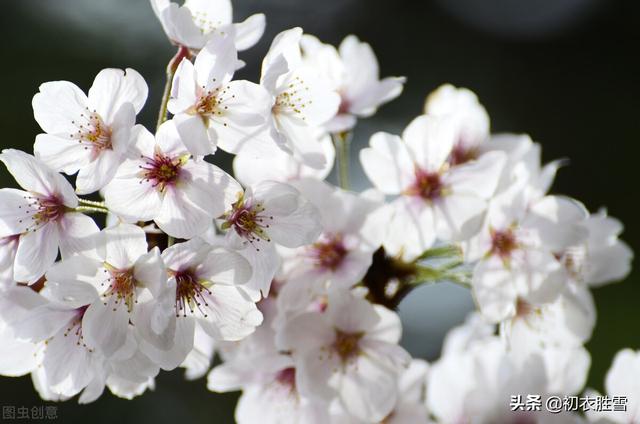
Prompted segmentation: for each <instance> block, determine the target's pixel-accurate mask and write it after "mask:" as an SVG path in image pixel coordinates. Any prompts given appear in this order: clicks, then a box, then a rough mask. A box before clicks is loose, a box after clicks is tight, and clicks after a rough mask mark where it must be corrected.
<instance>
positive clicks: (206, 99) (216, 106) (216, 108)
mask: <svg viewBox="0 0 640 424" xmlns="http://www.w3.org/2000/svg"><path fill="white" fill-rule="evenodd" d="M215 81H216V80H215V78H214V79H213V82H215ZM228 92H229V87H228V86H226V87H217V88H215V89H213V90H210V91H205V88H204V87H203V88H202V89H200V90H199V95H198V100H197V102H196V104H195V105H194V106H193V107H192V108H191V109H189V111H188V113H190V114H191V115H200V116H201V117H202V118H203V119H205V120H207V119H209V118H215V117H218V118H219V117H222V116H223V114H224V113H225V111H227V110H228V109H229V106H227V105H225V104H224V103H225V102H226V101H227V100H229V99H235V97H236V95H235V94H231V95H230V96H229V95H227V93H228ZM223 125H224V126H227V124H226V123H223Z"/></svg>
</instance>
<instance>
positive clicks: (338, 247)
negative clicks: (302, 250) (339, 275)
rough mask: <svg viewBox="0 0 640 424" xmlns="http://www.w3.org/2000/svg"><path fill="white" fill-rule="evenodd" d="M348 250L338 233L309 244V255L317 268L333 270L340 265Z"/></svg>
mask: <svg viewBox="0 0 640 424" xmlns="http://www.w3.org/2000/svg"><path fill="white" fill-rule="evenodd" d="M347 253H348V250H347V248H346V247H345V246H344V243H343V241H342V236H341V235H340V234H337V235H333V236H329V237H327V238H326V240H323V241H319V242H317V243H314V244H313V245H311V257H312V258H313V260H314V262H315V264H316V266H317V267H319V268H324V269H330V270H335V269H336V268H338V267H339V266H340V264H341V263H342V261H343V259H344V257H345V256H346V255H347Z"/></svg>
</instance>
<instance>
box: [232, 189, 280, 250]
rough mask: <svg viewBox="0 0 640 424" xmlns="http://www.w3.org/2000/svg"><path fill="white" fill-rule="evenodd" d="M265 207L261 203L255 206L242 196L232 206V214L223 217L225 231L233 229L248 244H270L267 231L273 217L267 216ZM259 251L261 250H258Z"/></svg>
mask: <svg viewBox="0 0 640 424" xmlns="http://www.w3.org/2000/svg"><path fill="white" fill-rule="evenodd" d="M264 211H265V208H264V206H263V205H262V204H261V203H256V204H255V205H253V204H252V203H251V201H246V200H245V198H244V196H241V197H240V198H239V199H238V201H237V202H235V203H234V204H233V206H232V209H231V211H230V212H227V213H226V214H224V215H223V218H224V219H225V222H224V223H223V224H222V228H223V229H229V228H233V229H234V230H235V231H236V233H237V234H238V235H239V236H240V237H242V238H244V239H245V240H246V241H247V242H249V243H251V244H253V243H255V242H258V241H260V240H264V241H266V242H270V241H271V239H270V238H269V235H268V234H267V232H266V231H265V230H266V229H267V228H269V227H270V225H271V222H272V221H273V216H270V215H266V214H264V213H263V212H264ZM257 250H260V249H259V248H257Z"/></svg>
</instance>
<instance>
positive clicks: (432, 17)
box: [0, 0, 640, 424]
mask: <svg viewBox="0 0 640 424" xmlns="http://www.w3.org/2000/svg"><path fill="white" fill-rule="evenodd" d="M2 6H3V11H2V13H1V14H0V40H2V43H0V58H1V61H2V62H1V63H2V64H1V66H0V84H1V92H2V97H1V99H2V102H1V103H0V124H1V125H0V130H1V131H2V132H1V137H2V141H1V142H0V143H1V146H2V147H3V148H5V147H16V148H20V149H23V150H26V151H29V152H31V150H32V143H33V141H34V137H35V135H36V134H37V133H38V132H39V128H38V125H37V124H36V122H35V121H34V119H33V115H32V110H31V98H32V96H33V95H34V94H35V93H36V92H37V90H38V86H39V84H41V83H42V82H45V81H51V80H61V79H62V80H69V81H73V82H75V83H76V84H78V85H79V86H80V87H81V88H83V89H85V90H86V89H88V88H89V86H90V85H91V82H92V80H93V77H94V76H95V74H96V73H97V72H98V71H99V70H100V69H102V68H106V67H120V68H125V67H132V68H135V69H136V70H138V71H139V72H140V73H141V74H142V75H143V76H144V77H145V78H146V79H147V82H148V84H149V87H150V97H149V100H148V102H147V106H146V108H145V110H144V111H143V112H142V114H141V115H140V116H139V121H140V122H141V123H143V124H145V125H146V126H147V127H148V128H153V127H154V125H155V116H156V114H157V109H158V105H159V102H160V96H161V93H162V88H163V84H164V69H165V66H166V63H167V61H168V59H169V58H170V57H171V55H172V54H173V48H172V47H171V46H170V45H169V44H168V42H167V40H166V38H165V36H164V33H163V32H162V29H161V27H160V24H159V23H158V22H157V21H156V19H155V16H154V15H153V12H152V10H151V7H150V6H149V3H148V1H147V0H55V1H54V0H20V1H4V2H3V5H2ZM234 6H235V16H236V19H237V20H239V19H244V18H245V17H246V16H248V15H249V14H252V13H256V12H264V13H266V14H267V32H266V34H265V37H263V39H262V41H261V42H260V43H259V44H258V45H257V46H256V47H254V48H253V49H251V50H249V51H248V52H244V53H242V54H241V57H242V59H244V60H245V61H246V62H247V63H248V66H247V67H246V68H245V69H243V70H242V71H240V72H239V73H238V74H237V77H241V78H247V79H252V80H254V81H255V80H257V78H258V72H259V64H260V61H261V58H262V56H263V55H264V54H265V52H266V51H267V49H268V46H269V44H270V41H271V39H272V38H273V36H274V35H275V34H277V33H278V32H280V31H282V30H284V29H287V28H290V27H293V26H302V27H303V28H304V29H305V31H306V32H308V33H311V34H314V35H317V36H319V37H320V38H321V39H322V40H323V41H325V42H331V43H333V44H337V43H339V42H340V41H341V40H342V38H343V37H344V36H346V35H348V34H351V33H355V34H357V35H358V36H359V37H360V38H361V39H363V40H366V41H368V42H369V43H371V44H372V46H373V47H374V49H375V51H376V53H377V55H378V58H379V60H380V62H381V70H382V75H383V76H387V75H406V76H407V77H408V83H407V85H406V88H405V91H404V94H403V95H402V96H401V97H400V98H399V99H398V100H396V101H394V102H393V103H391V104H389V105H388V106H386V107H384V108H383V109H382V110H381V111H380V112H379V113H378V115H376V117H374V118H372V119H369V120H365V121H362V122H361V124H360V125H359V126H358V128H357V129H356V135H355V143H354V148H356V149H357V148H359V147H362V146H364V145H366V144H367V142H368V138H369V136H370V135H371V134H372V133H373V132H375V131H377V130H385V131H390V132H400V131H401V130H402V129H403V128H404V127H405V126H406V124H407V123H408V122H409V121H410V120H411V119H412V118H413V117H414V116H415V115H417V114H419V113H420V112H421V110H422V104H423V101H424V97H425V96H426V94H427V93H428V92H430V91H431V90H433V89H435V88H436V87H437V86H439V85H440V84H442V83H444V82H451V83H453V84H455V85H458V86H465V87H469V88H471V89H472V90H474V91H475V92H476V93H477V94H478V95H479V97H480V99H481V101H482V102H483V104H484V105H485V106H486V107H487V109H488V111H489V113H490V115H491V118H492V129H493V131H494V132H505V131H508V132H527V133H529V134H531V136H532V137H533V138H534V139H535V140H537V141H539V142H541V143H542V145H543V147H544V157H545V160H551V159H555V158H560V157H562V158H570V159H571V164H570V166H569V167H568V168H565V169H562V170H561V172H560V174H559V177H558V179H557V182H556V184H555V186H554V190H553V191H554V192H558V193H565V194H568V195H571V196H574V197H576V198H578V199H580V200H582V201H583V202H584V203H585V204H586V205H587V207H588V208H589V209H590V210H592V211H595V210H596V209H598V208H600V207H601V206H607V208H608V210H609V212H610V214H611V215H613V216H615V217H618V218H619V219H621V220H622V221H623V222H624V223H625V224H626V231H625V233H624V235H623V237H624V239H625V240H626V241H627V242H628V243H629V244H630V245H631V247H632V248H633V249H634V250H636V251H637V250H639V248H640V225H639V224H637V222H636V221H635V219H636V217H637V216H638V211H637V209H636V208H637V207H638V202H637V200H636V198H635V196H636V191H637V190H636V185H637V183H638V177H637V173H636V172H637V166H638V153H639V149H638V142H639V141H640V137H639V136H640V101H639V98H640V81H639V80H638V78H639V76H640V60H639V59H638V45H639V41H640V14H639V13H640V3H638V2H636V1H633V0H629V1H622V0H537V1H533V0H422V1H409V0H395V1H393V2H392V1H388V0H387V1H383V0H323V1H307V0H237V1H236V2H235V4H234ZM354 157H357V155H354ZM228 159H229V158H228V156H222V157H218V156H217V157H216V160H217V161H218V160H221V161H227V162H228ZM352 179H353V181H354V182H355V185H356V187H358V188H364V187H365V186H366V184H367V183H366V180H365V179H364V178H363V174H362V171H361V169H360V167H359V164H358V163H354V164H353V166H352ZM0 180H1V183H2V184H1V185H2V186H13V185H14V184H15V183H14V182H13V180H12V178H11V177H10V176H9V175H8V173H7V172H6V170H5V169H2V170H0ZM639 277H640V274H639V273H638V271H637V270H636V271H635V272H634V273H632V275H630V276H629V277H628V278H627V280H626V281H624V282H622V283H619V284H614V285H609V286H606V287H604V288H601V289H598V290H596V291H595V299H596V303H597V307H598V313H599V317H598V324H597V327H596V330H595V332H594V335H593V338H592V340H591V341H590V342H589V344H588V348H589V350H590V351H591V354H592V360H593V361H592V362H593V364H592V369H591V374H590V377H589V382H588V384H589V386H591V387H594V388H597V389H602V385H603V378H604V374H605V372H606V370H607V369H608V367H609V365H610V363H611V360H612V358H613V355H614V354H615V352H617V351H618V350H619V349H621V348H623V347H632V348H635V349H638V348H640V330H638V328H639V324H640V310H639V306H640V286H638V283H637V282H636V281H635V280H637V279H638V278H639ZM471 307H472V302H471V299H470V297H469V295H468V293H467V292H466V291H465V290H464V289H461V288H459V287H457V286H456V287H454V286H450V285H447V284H443V285H438V286H430V287H423V288H420V289H419V290H416V291H415V292H414V293H412V295H411V296H410V297H409V298H408V299H406V300H405V302H404V303H403V304H402V305H401V315H402V318H403V322H404V324H405V335H404V339H403V344H404V345H405V346H406V347H407V348H408V349H409V350H410V351H411V352H412V353H413V354H414V355H415V356H421V357H424V358H427V359H430V360H432V359H435V358H437V356H438V354H439V350H440V346H441V342H442V337H443V335H444V333H445V332H446V330H447V329H448V328H450V327H451V326H453V325H456V324H458V323H461V322H462V321H463V320H464V317H465V315H466V313H467V312H468V310H469V309H470V308H471ZM234 400H235V396H234V395H218V394H213V393H210V392H208V391H207V390H206V387H205V381H202V380H201V381H196V382H187V381H184V380H183V379H182V375H181V372H173V373H162V374H161V375H160V377H159V378H158V379H157V388H156V389H155V390H154V391H152V392H148V393H146V394H145V395H143V396H142V397H140V398H137V399H136V400H134V401H132V402H128V401H124V400H120V399H117V398H115V397H114V396H112V395H110V394H105V395H104V396H103V397H102V398H100V400H98V401H97V402H95V403H94V404H91V405H89V406H78V405H76V404H75V401H70V402H67V403H64V404H59V405H58V416H59V420H60V421H61V422H64V423H75V422H82V421H84V420H87V419H89V418H90V420H91V422H92V423H103V422H104V423H107V422H109V423H111V422H114V421H116V422H118V423H121V424H126V423H134V422H135V423H146V422H159V423H165V422H167V423H168V422H187V423H212V422H216V423H231V422H233V405H234ZM41 404H42V401H41V400H39V398H38V396H37V395H36V393H35V391H34V390H33V388H32V386H31V381H30V379H29V378H28V377H25V378H14V379H11V378H0V405H14V406H16V407H19V406H27V407H31V406H34V405H41Z"/></svg>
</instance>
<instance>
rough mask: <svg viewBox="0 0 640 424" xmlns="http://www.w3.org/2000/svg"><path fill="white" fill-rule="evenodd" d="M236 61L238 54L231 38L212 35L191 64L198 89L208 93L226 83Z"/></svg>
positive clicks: (229, 79)
mask: <svg viewBox="0 0 640 424" xmlns="http://www.w3.org/2000/svg"><path fill="white" fill-rule="evenodd" d="M237 61H238V52H237V51H236V48H235V46H234V45H233V38H231V37H230V36H228V35H225V36H223V35H219V34H217V33H216V34H212V35H211V36H210V38H209V40H208V41H207V44H206V45H205V46H204V48H203V49H202V50H200V53H198V55H197V56H196V60H195V61H194V64H193V67H194V68H195V70H196V78H197V82H198V87H203V88H204V90H205V91H208V90H212V89H215V88H217V87H220V86H222V85H224V84H226V83H228V82H229V81H231V78H232V77H233V73H234V72H235V70H236V63H237Z"/></svg>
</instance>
